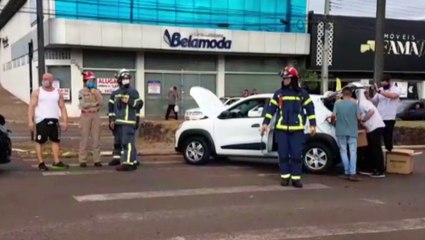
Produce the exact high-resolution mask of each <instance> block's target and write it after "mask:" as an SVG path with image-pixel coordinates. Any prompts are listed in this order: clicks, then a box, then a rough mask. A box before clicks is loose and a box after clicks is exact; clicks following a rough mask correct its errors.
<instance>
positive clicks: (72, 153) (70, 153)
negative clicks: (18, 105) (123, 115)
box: [12, 148, 180, 158]
mask: <svg viewBox="0 0 425 240" xmlns="http://www.w3.org/2000/svg"><path fill="white" fill-rule="evenodd" d="M12 151H13V152H17V153H31V152H33V151H34V150H25V149H20V148H12ZM178 155H180V154H179V153H178V152H174V151H173V152H148V153H144V152H138V153H137V156H178ZM100 156H102V157H110V156H112V151H102V152H100ZM61 157H63V158H72V157H78V153H77V152H76V151H67V152H64V153H62V154H61Z"/></svg>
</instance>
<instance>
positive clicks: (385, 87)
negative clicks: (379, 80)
mask: <svg viewBox="0 0 425 240" xmlns="http://www.w3.org/2000/svg"><path fill="white" fill-rule="evenodd" d="M382 88H383V89H385V90H388V89H390V84H386V85H382Z"/></svg>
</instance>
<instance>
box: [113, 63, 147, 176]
mask: <svg viewBox="0 0 425 240" xmlns="http://www.w3.org/2000/svg"><path fill="white" fill-rule="evenodd" d="M130 79H131V74H130V72H129V71H128V70H126V69H122V70H120V71H119V72H118V73H117V81H118V84H119V89H118V90H116V91H114V92H113V93H112V94H111V98H110V99H109V123H110V124H109V126H110V128H111V129H112V130H113V132H114V139H115V140H114V157H115V158H114V159H113V160H112V162H110V165H117V164H116V163H117V161H118V159H117V158H116V156H117V155H118V153H119V155H120V159H119V160H120V164H121V165H120V166H118V167H117V170H118V171H132V170H136V169H137V165H138V162H137V159H136V158H137V150H136V146H135V135H136V130H137V129H138V127H139V119H140V117H139V116H140V115H139V113H140V109H141V108H142V107H143V100H142V99H140V97H139V93H138V92H137V90H136V89H134V88H132V87H130ZM121 150H122V151H121ZM121 152H122V153H121Z"/></svg>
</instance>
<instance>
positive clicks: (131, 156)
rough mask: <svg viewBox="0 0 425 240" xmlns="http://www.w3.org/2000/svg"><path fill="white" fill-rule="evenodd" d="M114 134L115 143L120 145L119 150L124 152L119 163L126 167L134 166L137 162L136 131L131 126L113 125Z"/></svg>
mask: <svg viewBox="0 0 425 240" xmlns="http://www.w3.org/2000/svg"><path fill="white" fill-rule="evenodd" d="M115 134H116V137H115V139H116V141H117V143H118V142H119V143H120V151H121V149H122V150H124V151H123V154H121V163H122V164H128V165H133V164H135V163H136V161H137V159H136V158H137V150H136V144H135V135H136V129H135V128H134V126H132V125H115V131H114V135H115ZM114 148H115V144H114ZM114 150H115V149H114ZM114 156H115V154H114Z"/></svg>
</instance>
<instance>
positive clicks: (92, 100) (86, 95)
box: [78, 72, 103, 168]
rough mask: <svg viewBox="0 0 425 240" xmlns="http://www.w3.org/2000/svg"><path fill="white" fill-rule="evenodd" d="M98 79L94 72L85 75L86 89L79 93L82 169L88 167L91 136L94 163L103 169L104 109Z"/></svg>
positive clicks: (80, 160) (79, 158)
mask: <svg viewBox="0 0 425 240" xmlns="http://www.w3.org/2000/svg"><path fill="white" fill-rule="evenodd" d="M95 79H96V77H95V76H94V74H93V72H84V73H83V82H84V87H83V89H81V90H80V91H79V92H78V99H79V105H78V107H79V108H80V110H81V115H80V130H81V141H80V152H79V155H78V160H79V162H80V167H82V168H85V167H87V156H88V145H89V138H90V136H91V143H92V151H93V154H92V156H93V162H94V166H95V167H101V166H102V164H101V163H100V131H101V130H100V127H101V125H102V122H101V120H100V113H99V110H100V108H101V107H102V103H103V98H102V94H101V93H100V91H99V90H97V89H96V88H95V83H94V81H95Z"/></svg>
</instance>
